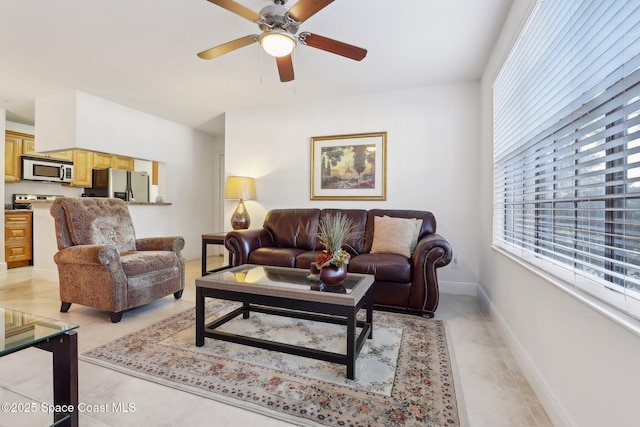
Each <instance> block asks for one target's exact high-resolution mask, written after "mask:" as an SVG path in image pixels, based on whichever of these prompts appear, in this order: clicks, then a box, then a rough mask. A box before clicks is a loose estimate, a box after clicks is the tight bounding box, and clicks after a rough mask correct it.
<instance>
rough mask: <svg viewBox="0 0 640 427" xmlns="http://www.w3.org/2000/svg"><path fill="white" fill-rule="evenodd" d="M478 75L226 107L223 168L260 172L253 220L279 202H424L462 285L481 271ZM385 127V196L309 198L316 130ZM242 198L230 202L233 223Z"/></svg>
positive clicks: (446, 278) (405, 205)
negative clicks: (294, 101)
mask: <svg viewBox="0 0 640 427" xmlns="http://www.w3.org/2000/svg"><path fill="white" fill-rule="evenodd" d="M478 105H479V85H478V84H477V83H463V84H452V85H446V86H438V87H424V88H417V89H412V90H407V91H398V92H391V93H380V94H373V95H365V96H359V97H349V98H342V99H334V100H331V101H323V102H317V103H309V104H298V105H292V106H277V107H276V106H274V107H270V108H256V109H248V110H243V111H236V112H228V113H227V114H226V123H225V132H226V150H225V156H226V173H227V175H247V176H254V177H256V191H257V200H256V201H252V202H246V207H247V209H248V211H249V213H250V215H251V217H252V224H253V225H252V226H260V225H261V224H262V221H263V220H264V215H265V213H266V212H267V211H268V210H270V209H274V208H304V207H317V208H324V207H337V208H362V209H371V208H393V209H419V210H429V211H431V212H433V213H434V215H435V217H436V220H437V231H438V233H439V234H441V235H442V236H444V237H445V238H446V239H447V240H448V241H449V242H450V243H451V245H452V247H453V249H454V252H456V254H457V256H458V257H459V264H460V268H458V269H452V268H451V267H450V266H448V267H445V268H442V269H440V270H439V278H440V280H441V281H442V282H443V283H445V282H446V283H447V285H450V286H451V287H454V288H460V289H463V290H462V292H466V291H468V292H475V286H476V284H477V281H478V247H477V243H478V227H477V222H476V216H475V212H476V210H477V206H478V200H479V199H478V196H477V194H478V191H477V190H478V186H477V185H478V184H477V176H478V162H477V158H478V153H479V151H478V144H479V140H478V133H479V111H478ZM382 131H386V132H387V200H386V201H315V200H310V168H311V165H310V151H311V142H310V138H311V137H313V136H323V135H339V134H352V133H369V132H382ZM236 203H237V202H235V201H227V202H226V204H225V224H228V223H229V219H230V216H231V213H232V212H233V210H234V209H235V206H236Z"/></svg>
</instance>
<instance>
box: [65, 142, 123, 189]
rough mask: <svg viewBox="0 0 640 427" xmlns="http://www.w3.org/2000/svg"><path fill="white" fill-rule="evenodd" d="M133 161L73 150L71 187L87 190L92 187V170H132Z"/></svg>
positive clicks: (120, 157) (112, 155)
mask: <svg viewBox="0 0 640 427" xmlns="http://www.w3.org/2000/svg"><path fill="white" fill-rule="evenodd" d="M133 163H134V159H133V158H131V157H124V156H116V155H114V154H105V153H99V152H97V151H88V150H81V149H76V150H73V183H72V184H70V186H72V187H85V188H89V187H91V185H92V180H93V176H92V175H93V169H106V168H118V169H126V170H133Z"/></svg>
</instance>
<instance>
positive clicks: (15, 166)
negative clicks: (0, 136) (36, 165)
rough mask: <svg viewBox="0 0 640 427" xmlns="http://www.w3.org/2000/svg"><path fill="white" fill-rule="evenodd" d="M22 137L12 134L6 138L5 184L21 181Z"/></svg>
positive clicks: (7, 134)
mask: <svg viewBox="0 0 640 427" xmlns="http://www.w3.org/2000/svg"><path fill="white" fill-rule="evenodd" d="M21 154H22V137H21V136H19V135H17V134H13V133H11V132H8V131H7V133H6V135H5V137H4V182H19V181H20V170H21V169H20V155H21Z"/></svg>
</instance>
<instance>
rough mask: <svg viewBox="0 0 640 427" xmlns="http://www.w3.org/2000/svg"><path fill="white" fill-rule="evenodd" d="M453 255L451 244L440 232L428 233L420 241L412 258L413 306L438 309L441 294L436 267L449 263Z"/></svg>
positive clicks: (411, 300)
mask: <svg viewBox="0 0 640 427" xmlns="http://www.w3.org/2000/svg"><path fill="white" fill-rule="evenodd" d="M452 256H453V250H452V249H451V245H450V244H449V242H447V241H446V240H445V239H444V238H443V237H442V236H440V235H438V234H435V233H433V234H427V235H426V236H424V237H423V238H422V239H420V240H419V241H418V244H417V245H416V250H415V252H414V254H413V259H412V262H413V285H412V287H411V296H410V298H409V301H410V305H411V306H412V308H414V309H419V310H421V311H423V312H430V313H433V312H434V311H435V310H436V308H437V307H438V299H439V296H440V291H439V289H438V275H437V272H436V269H437V268H440V267H444V266H445V265H447V264H449V263H450V262H451V258H452Z"/></svg>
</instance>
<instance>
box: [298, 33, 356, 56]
mask: <svg viewBox="0 0 640 427" xmlns="http://www.w3.org/2000/svg"><path fill="white" fill-rule="evenodd" d="M298 40H299V41H300V43H302V44H306V45H307V46H311V47H315V48H316V49H321V50H324V51H327V52H331V53H335V54H336V55H341V56H344V57H345V58H349V59H353V60H355V61H361V60H362V59H364V57H365V56H367V50H366V49H363V48H361V47H357V46H353V45H350V44H347V43H343V42H339V41H338V40H333V39H330V38H328V37H324V36H319V35H317V34H311V33H300V35H299V36H298Z"/></svg>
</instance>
